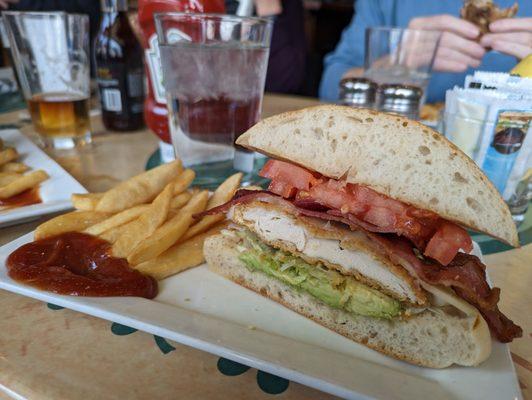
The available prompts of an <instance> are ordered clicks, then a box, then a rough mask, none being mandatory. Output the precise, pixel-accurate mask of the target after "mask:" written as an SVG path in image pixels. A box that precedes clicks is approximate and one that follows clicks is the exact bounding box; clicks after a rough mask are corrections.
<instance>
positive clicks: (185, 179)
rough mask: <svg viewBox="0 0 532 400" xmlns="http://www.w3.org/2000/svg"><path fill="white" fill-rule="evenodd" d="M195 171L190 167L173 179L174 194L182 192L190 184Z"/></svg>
mask: <svg viewBox="0 0 532 400" xmlns="http://www.w3.org/2000/svg"><path fill="white" fill-rule="evenodd" d="M195 177H196V173H195V172H194V171H193V170H191V169H186V170H184V171H183V173H182V174H181V175H179V176H178V177H177V178H176V179H175V181H174V194H179V193H183V192H184V191H185V190H187V188H188V187H189V186H190V184H191V183H192V181H193V180H194V178H195Z"/></svg>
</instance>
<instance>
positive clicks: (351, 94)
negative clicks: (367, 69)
mask: <svg viewBox="0 0 532 400" xmlns="http://www.w3.org/2000/svg"><path fill="white" fill-rule="evenodd" d="M376 93H377V84H376V83H375V82H373V81H372V80H370V79H367V78H344V79H342V80H341V81H340V99H341V101H342V102H343V103H345V104H356V105H361V106H364V105H367V106H371V105H373V103H375V96H376Z"/></svg>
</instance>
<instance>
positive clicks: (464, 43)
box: [408, 14, 486, 72]
mask: <svg viewBox="0 0 532 400" xmlns="http://www.w3.org/2000/svg"><path fill="white" fill-rule="evenodd" d="M408 27H409V28H411V29H423V30H433V31H442V32H443V33H442V37H441V39H440V44H439V46H438V49H437V50H436V56H435V59H434V65H433V69H434V70H436V71H442V72H463V71H465V70H466V69H467V68H468V67H473V68H476V67H478V66H479V65H480V62H481V60H482V57H483V56H484V54H485V53H486V49H485V48H484V47H483V46H481V45H480V44H479V43H477V42H476V41H475V39H476V38H477V37H478V35H479V33H480V32H479V29H478V27H476V26H475V25H473V24H472V23H471V22H469V21H466V20H463V19H460V18H457V17H454V16H452V15H447V14H444V15H434V16H430V17H418V18H414V19H412V20H411V21H410V23H409V25H408Z"/></svg>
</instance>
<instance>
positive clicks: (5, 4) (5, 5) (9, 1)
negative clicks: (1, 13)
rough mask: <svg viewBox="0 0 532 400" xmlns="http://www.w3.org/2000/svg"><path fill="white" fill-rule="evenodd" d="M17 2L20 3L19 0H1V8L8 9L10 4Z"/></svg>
mask: <svg viewBox="0 0 532 400" xmlns="http://www.w3.org/2000/svg"><path fill="white" fill-rule="evenodd" d="M16 3H18V0H0V8H1V9H3V10H7V9H8V8H9V5H10V4H16Z"/></svg>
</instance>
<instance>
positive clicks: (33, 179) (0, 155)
mask: <svg viewBox="0 0 532 400" xmlns="http://www.w3.org/2000/svg"><path fill="white" fill-rule="evenodd" d="M18 158H19V154H18V152H17V150H16V149H15V148H13V147H6V146H4V142H3V141H2V139H0V200H6V199H9V198H10V197H13V196H16V195H17V194H20V193H22V192H25V191H26V190H29V189H33V188H34V187H36V186H37V185H39V184H40V183H41V182H43V181H45V180H46V179H48V178H49V176H48V174H47V173H46V172H45V171H43V170H37V171H32V172H29V173H27V174H25V172H27V171H28V170H29V169H30V167H28V166H27V165H26V164H23V163H21V162H17V160H18Z"/></svg>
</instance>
